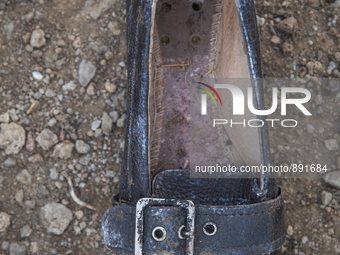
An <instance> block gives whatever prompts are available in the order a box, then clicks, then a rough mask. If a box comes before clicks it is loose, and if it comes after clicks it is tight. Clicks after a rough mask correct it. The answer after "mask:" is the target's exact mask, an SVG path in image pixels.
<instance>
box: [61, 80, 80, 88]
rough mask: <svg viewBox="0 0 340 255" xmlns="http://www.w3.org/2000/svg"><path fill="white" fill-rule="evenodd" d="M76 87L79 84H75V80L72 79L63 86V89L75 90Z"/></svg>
mask: <svg viewBox="0 0 340 255" xmlns="http://www.w3.org/2000/svg"><path fill="white" fill-rule="evenodd" d="M76 87H77V84H74V82H73V81H70V82H69V83H66V84H65V85H64V86H63V90H75V88H76Z"/></svg>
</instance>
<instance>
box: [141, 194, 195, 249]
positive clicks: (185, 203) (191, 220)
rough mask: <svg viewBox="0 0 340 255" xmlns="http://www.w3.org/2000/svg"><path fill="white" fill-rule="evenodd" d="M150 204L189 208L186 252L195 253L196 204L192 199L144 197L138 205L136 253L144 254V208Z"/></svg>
mask: <svg viewBox="0 0 340 255" xmlns="http://www.w3.org/2000/svg"><path fill="white" fill-rule="evenodd" d="M148 206H177V207H182V208H184V209H186V210H187V224H186V234H185V235H186V240H187V242H186V254H187V255H193V254H194V231H195V205H194V203H193V202H192V201H190V200H177V199H162V198H142V199H140V200H139V201H138V202H137V205H136V233H135V255H143V223H144V213H143V212H144V209H145V208H146V207H148Z"/></svg>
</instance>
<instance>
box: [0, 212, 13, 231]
mask: <svg viewBox="0 0 340 255" xmlns="http://www.w3.org/2000/svg"><path fill="white" fill-rule="evenodd" d="M10 225H11V216H9V215H8V214H7V213H5V212H0V233H1V232H5V231H6V230H7V229H8V228H9V226H10Z"/></svg>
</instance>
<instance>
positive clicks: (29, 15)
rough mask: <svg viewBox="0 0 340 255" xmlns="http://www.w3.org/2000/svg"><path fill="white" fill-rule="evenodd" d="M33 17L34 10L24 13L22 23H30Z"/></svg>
mask: <svg viewBox="0 0 340 255" xmlns="http://www.w3.org/2000/svg"><path fill="white" fill-rule="evenodd" d="M33 18H34V11H31V12H29V13H26V14H25V15H24V16H22V17H21V20H22V21H23V22H24V23H26V24H28V23H30V22H31V21H32V20H33Z"/></svg>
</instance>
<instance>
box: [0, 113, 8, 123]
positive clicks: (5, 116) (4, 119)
mask: <svg viewBox="0 0 340 255" xmlns="http://www.w3.org/2000/svg"><path fill="white" fill-rule="evenodd" d="M9 121H10V119H9V113H8V112H5V113H3V114H1V115H0V122H2V123H6V124H8V123H9Z"/></svg>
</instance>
